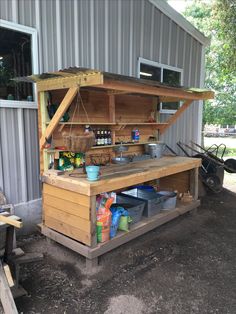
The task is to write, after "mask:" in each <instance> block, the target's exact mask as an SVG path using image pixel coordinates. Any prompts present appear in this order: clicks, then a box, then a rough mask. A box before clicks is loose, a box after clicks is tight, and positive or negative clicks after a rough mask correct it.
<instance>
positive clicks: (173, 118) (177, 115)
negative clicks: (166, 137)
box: [160, 99, 193, 134]
mask: <svg viewBox="0 0 236 314" xmlns="http://www.w3.org/2000/svg"><path fill="white" fill-rule="evenodd" d="M192 102H193V99H189V100H186V101H185V102H184V103H183V105H182V106H181V107H180V108H179V109H178V110H177V111H176V113H175V114H174V115H173V116H171V118H170V119H168V120H167V121H166V123H167V124H166V125H164V126H163V127H162V128H161V129H160V134H163V133H164V132H165V131H166V130H167V129H168V128H169V127H170V126H171V125H172V124H173V123H174V122H175V121H176V120H177V119H178V117H179V116H180V115H181V114H182V113H183V112H184V111H185V110H186V109H187V108H188V107H189V106H190V105H191V103H192Z"/></svg>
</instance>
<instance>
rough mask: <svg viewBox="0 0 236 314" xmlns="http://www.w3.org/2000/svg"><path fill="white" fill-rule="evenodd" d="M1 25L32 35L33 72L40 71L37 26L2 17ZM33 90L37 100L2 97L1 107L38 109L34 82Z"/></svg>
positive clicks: (35, 97)
mask: <svg viewBox="0 0 236 314" xmlns="http://www.w3.org/2000/svg"><path fill="white" fill-rule="evenodd" d="M0 26H1V27H4V28H7V29H11V30H14V31H18V32H22V33H26V34H28V35H30V36H31V58H32V73H34V74H38V73H39V62H38V34H37V30H36V29H35V28H32V27H29V26H25V25H22V24H17V23H13V22H9V21H5V20H1V19H0ZM33 92H34V99H35V101H32V102H27V101H12V100H5V99H1V101H0V107H4V108H30V109H37V108H38V106H37V93H36V85H35V84H33Z"/></svg>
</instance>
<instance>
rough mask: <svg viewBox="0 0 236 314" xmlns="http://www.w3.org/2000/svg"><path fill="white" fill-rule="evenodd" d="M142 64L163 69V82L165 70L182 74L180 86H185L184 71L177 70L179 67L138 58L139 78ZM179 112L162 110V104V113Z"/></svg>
mask: <svg viewBox="0 0 236 314" xmlns="http://www.w3.org/2000/svg"><path fill="white" fill-rule="evenodd" d="M141 63H142V64H147V65H150V66H153V67H157V68H160V69H161V82H160V83H162V82H163V70H171V71H175V72H178V73H180V84H181V85H183V81H184V79H183V69H181V68H177V67H173V66H170V65H167V64H163V63H159V62H156V61H152V60H149V59H145V58H142V57H139V58H138V65H137V77H138V78H140V66H141ZM182 104H183V102H181V101H180V107H181V106H182ZM176 111H177V110H172V109H162V103H160V113H167V114H174V113H176Z"/></svg>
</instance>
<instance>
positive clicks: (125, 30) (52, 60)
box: [0, 0, 202, 202]
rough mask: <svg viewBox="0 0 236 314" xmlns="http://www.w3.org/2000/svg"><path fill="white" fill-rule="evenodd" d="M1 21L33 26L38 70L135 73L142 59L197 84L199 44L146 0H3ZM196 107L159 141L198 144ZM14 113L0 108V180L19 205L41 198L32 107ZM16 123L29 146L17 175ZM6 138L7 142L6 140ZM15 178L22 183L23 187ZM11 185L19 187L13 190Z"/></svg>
mask: <svg viewBox="0 0 236 314" xmlns="http://www.w3.org/2000/svg"><path fill="white" fill-rule="evenodd" d="M0 19H5V20H8V21H13V22H16V23H20V24H23V25H26V26H30V27H34V28H36V29H37V31H38V44H39V71H40V72H46V71H55V70H58V69H61V68H65V67H69V66H75V65H76V66H84V67H90V68H97V69H101V70H105V71H110V72H115V73H120V74H124V75H131V76H136V75H137V60H138V58H139V57H143V58H146V59H150V60H153V61H157V62H160V63H165V64H167V65H170V66H176V67H179V68H182V69H183V82H184V85H187V86H199V85H200V68H201V51H202V45H201V43H200V42H198V41H197V40H196V39H194V38H193V37H191V36H190V35H189V34H188V33H186V31H184V30H183V29H182V28H181V27H180V26H179V25H177V24H176V23H175V22H173V21H172V20H171V19H170V18H169V17H167V16H166V15H164V14H163V13H162V12H161V11H160V10H158V9H157V8H156V7H155V6H154V5H152V4H151V3H150V2H149V1H148V0H89V1H88V0H47V1H46V0H1V1H0ZM198 106H199V105H198V104H197V103H196V104H194V105H192V106H191V107H190V108H189V109H188V110H187V111H186V112H185V113H184V114H183V115H182V116H181V117H180V119H179V120H178V121H177V123H176V124H175V125H174V126H172V127H171V128H170V129H169V130H168V131H167V132H166V133H165V134H164V136H162V139H163V140H164V141H165V142H167V143H168V144H169V145H170V146H172V147H173V148H174V149H176V145H175V143H176V142H177V141H178V140H179V139H180V140H183V141H184V142H188V141H189V140H191V139H192V140H195V141H197V139H198V135H199V132H200V130H198V129H197V125H198V119H200V118H199V115H198V113H199V107H198ZM16 112H17V110H16V109H12V110H9V109H1V116H4V118H2V117H1V118H0V119H1V123H3V124H4V126H7V129H8V130H9V131H8V132H9V133H6V134H5V135H3V134H1V140H3V142H1V146H2V147H1V155H2V160H1V159H0V167H1V163H3V167H4V173H5V172H6V168H5V167H7V169H9V170H8V171H9V174H10V175H8V176H6V175H4V178H3V180H4V189H5V190H6V191H7V195H8V196H9V197H10V198H11V200H14V201H15V202H20V201H22V200H23V199H24V198H26V199H27V200H30V199H33V198H37V197H38V195H39V183H38V178H37V171H38V170H35V169H38V166H37V165H38V151H37V149H36V150H35V151H34V150H32V149H35V146H36V142H37V135H36V134H37V130H36V129H37V128H36V125H35V123H36V112H35V111H34V110H31V111H30V110H29V112H26V111H24V114H23V116H24V117H23V118H22V117H20V115H19V114H18V115H17V113H16ZM18 119H21V120H23V121H24V123H25V125H24V131H23V133H24V137H23V138H25V140H26V142H27V143H30V144H32V147H31V149H30V148H29V147H30V146H27V145H28V144H27V143H24V145H25V149H24V150H22V151H21V153H22V154H23V157H22V158H23V159H25V160H21V163H23V164H25V165H26V163H27V167H26V170H25V171H23V172H22V170H21V171H20V164H19V158H18V159H17V156H19V149H20V148H19V144H18V132H19V126H18ZM30 119H32V121H33V122H30ZM162 119H166V115H165V116H163V117H162ZM9 125H11V127H12V129H9ZM2 129H4V128H3V127H2V125H1V130H2ZM28 133H29V134H30V135H29V134H28ZM10 134H11V138H12V140H11V142H10V143H8V139H9V136H10ZM13 156H14V157H13ZM10 166H11V167H10ZM20 174H21V175H23V177H24V178H26V179H27V182H24V183H22V181H21V177H20ZM1 176H2V175H0V179H1ZM14 182H17V183H18V189H16V188H15V187H14V186H16V185H14ZM0 183H1V181H0ZM26 186H27V188H25V187H26ZM11 189H12V190H11Z"/></svg>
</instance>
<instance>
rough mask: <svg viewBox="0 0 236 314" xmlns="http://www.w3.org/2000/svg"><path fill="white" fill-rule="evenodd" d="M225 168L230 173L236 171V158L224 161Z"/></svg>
mask: <svg viewBox="0 0 236 314" xmlns="http://www.w3.org/2000/svg"><path fill="white" fill-rule="evenodd" d="M224 169H225V171H227V172H229V173H236V160H235V159H233V158H229V159H227V160H226V161H225V162H224Z"/></svg>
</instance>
